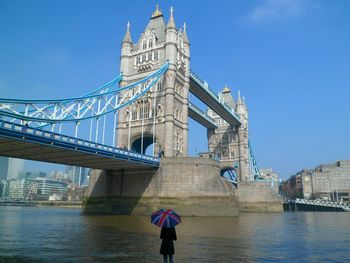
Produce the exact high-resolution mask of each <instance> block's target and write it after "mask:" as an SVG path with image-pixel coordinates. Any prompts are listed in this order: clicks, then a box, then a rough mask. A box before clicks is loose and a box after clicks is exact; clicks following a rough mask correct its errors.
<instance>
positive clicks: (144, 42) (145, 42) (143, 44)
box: [142, 41, 147, 49]
mask: <svg viewBox="0 0 350 263" xmlns="http://www.w3.org/2000/svg"><path fill="white" fill-rule="evenodd" d="M146 48H147V41H143V43H142V49H146Z"/></svg>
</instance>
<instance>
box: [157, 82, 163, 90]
mask: <svg viewBox="0 0 350 263" xmlns="http://www.w3.org/2000/svg"><path fill="white" fill-rule="evenodd" d="M162 89H163V85H162V83H161V81H158V82H157V91H161V90H162Z"/></svg>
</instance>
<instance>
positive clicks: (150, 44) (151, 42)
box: [148, 40, 153, 48]
mask: <svg viewBox="0 0 350 263" xmlns="http://www.w3.org/2000/svg"><path fill="white" fill-rule="evenodd" d="M148 47H149V48H152V47H153V40H150V41H149V42H148Z"/></svg>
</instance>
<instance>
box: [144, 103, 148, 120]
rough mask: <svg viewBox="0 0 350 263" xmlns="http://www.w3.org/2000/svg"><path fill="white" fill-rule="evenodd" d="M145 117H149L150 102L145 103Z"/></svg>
mask: <svg viewBox="0 0 350 263" xmlns="http://www.w3.org/2000/svg"><path fill="white" fill-rule="evenodd" d="M143 117H144V118H145V119H148V118H149V104H148V103H146V104H145V108H144V109H143Z"/></svg>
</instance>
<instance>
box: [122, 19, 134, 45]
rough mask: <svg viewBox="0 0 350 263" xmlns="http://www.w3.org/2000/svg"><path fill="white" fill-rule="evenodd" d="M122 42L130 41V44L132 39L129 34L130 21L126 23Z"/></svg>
mask: <svg viewBox="0 0 350 263" xmlns="http://www.w3.org/2000/svg"><path fill="white" fill-rule="evenodd" d="M123 43H131V44H132V39H131V34H130V22H129V21H128V23H127V24H126V33H125V36H124V38H123Z"/></svg>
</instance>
